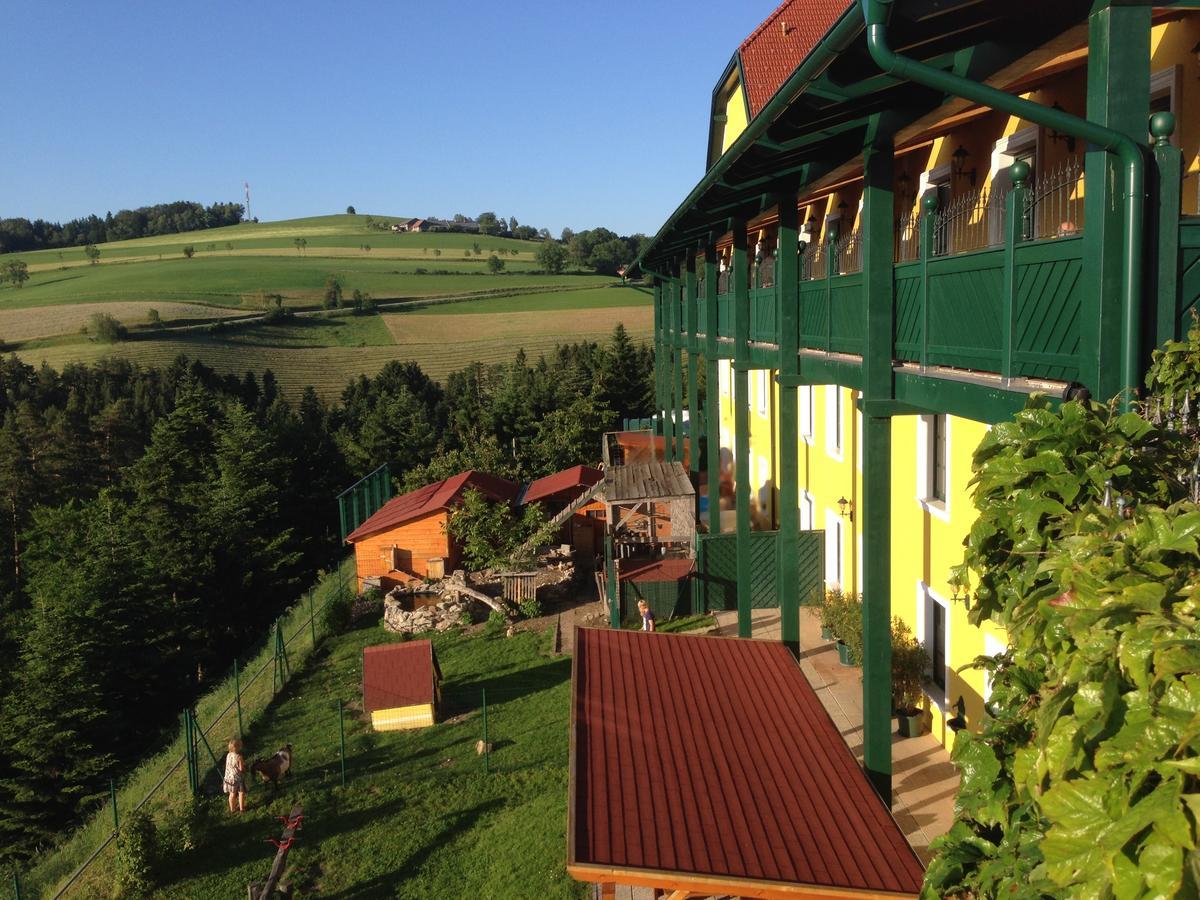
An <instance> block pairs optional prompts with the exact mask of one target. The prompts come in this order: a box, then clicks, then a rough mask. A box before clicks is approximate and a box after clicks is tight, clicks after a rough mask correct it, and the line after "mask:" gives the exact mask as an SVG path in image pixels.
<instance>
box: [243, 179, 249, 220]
mask: <svg viewBox="0 0 1200 900" xmlns="http://www.w3.org/2000/svg"><path fill="white" fill-rule="evenodd" d="M242 187H244V188H245V189H246V221H247V222H249V221H250V182H248V181H243V182H242Z"/></svg>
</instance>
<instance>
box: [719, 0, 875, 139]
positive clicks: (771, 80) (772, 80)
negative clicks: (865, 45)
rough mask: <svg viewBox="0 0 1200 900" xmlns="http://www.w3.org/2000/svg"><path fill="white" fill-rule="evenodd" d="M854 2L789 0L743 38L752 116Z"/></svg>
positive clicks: (743, 66)
mask: <svg viewBox="0 0 1200 900" xmlns="http://www.w3.org/2000/svg"><path fill="white" fill-rule="evenodd" d="M851 5H852V4H850V3H847V2H846V0H786V2H784V3H782V4H780V6H779V8H778V9H776V10H775V12H773V13H771V15H770V16H768V17H767V20H766V21H765V22H763V23H762V24H761V25H759V26H758V28H756V29H754V33H753V34H751V35H750V37H748V38H746V40H744V41H743V42H742V46H741V47H740V48H739V50H738V52H739V53H740V54H741V58H742V73H743V75H744V77H745V85H744V89H745V91H746V99H747V100H749V102H750V118H754V117H755V116H757V115H758V114H759V113H760V112H761V111H762V108H763V107H764V106H766V105H767V103H768V101H770V99H771V98H772V97H774V96H775V93H776V92H777V91H778V90H779V89H780V88H781V87H782V86H783V83H784V82H785V81H787V80H788V77H789V76H790V75H791V74H792V73H793V72H794V71H796V68H797V67H798V66H799V65H800V63H801V62H803V61H804V58H805V57H806V56H808V54H809V53H810V52H811V51H812V49H813V47H815V46H816V45H817V42H818V41H820V40H821V38H823V37H824V36H825V34H826V32H828V31H829V29H830V28H832V27H833V23H834V22H836V21H837V20H838V18H839V17H840V16H841V15H842V13H844V12H845V11H846V10H847V9H848V8H849V7H850V6H851Z"/></svg>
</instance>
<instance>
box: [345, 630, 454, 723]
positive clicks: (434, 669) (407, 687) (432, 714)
mask: <svg viewBox="0 0 1200 900" xmlns="http://www.w3.org/2000/svg"><path fill="white" fill-rule="evenodd" d="M441 681H442V671H441V669H440V668H438V662H437V655H436V654H435V653H434V652H433V644H432V643H430V642H429V641H406V642H405V643H402V644H376V645H375V646H373V647H364V648H363V710H364V711H366V712H367V713H369V714H370V716H371V727H372V728H374V729H375V730H376V731H402V730H405V729H409V728H425V727H427V726H429V725H432V724H433V723H434V722H435V721H436V720H437V711H438V706H439V705H440V704H441V699H442V692H441Z"/></svg>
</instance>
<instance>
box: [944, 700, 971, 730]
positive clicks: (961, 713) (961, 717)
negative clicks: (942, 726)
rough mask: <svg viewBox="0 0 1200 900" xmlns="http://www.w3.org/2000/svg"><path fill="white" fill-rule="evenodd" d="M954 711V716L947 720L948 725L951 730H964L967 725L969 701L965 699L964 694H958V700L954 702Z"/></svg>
mask: <svg viewBox="0 0 1200 900" xmlns="http://www.w3.org/2000/svg"><path fill="white" fill-rule="evenodd" d="M954 712H955V716H954V718H952V719H947V720H946V727H947V728H949V729H950V730H951V731H962V730H963V729H964V728H966V727H967V702H966V701H965V700H963V698H962V694H959V695H958V700H956V701H955V703H954Z"/></svg>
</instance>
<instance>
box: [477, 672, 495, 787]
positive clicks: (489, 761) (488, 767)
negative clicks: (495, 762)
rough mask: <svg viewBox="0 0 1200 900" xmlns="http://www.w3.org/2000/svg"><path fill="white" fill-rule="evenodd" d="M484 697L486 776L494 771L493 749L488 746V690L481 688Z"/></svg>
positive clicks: (484, 768) (484, 761)
mask: <svg viewBox="0 0 1200 900" xmlns="http://www.w3.org/2000/svg"><path fill="white" fill-rule="evenodd" d="M479 690H480V693H481V694H482V695H483V771H484V774H485V775H486V774H487V773H489V772H491V770H492V748H491V747H489V746H488V733H487V688H480V689H479Z"/></svg>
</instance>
